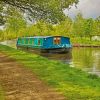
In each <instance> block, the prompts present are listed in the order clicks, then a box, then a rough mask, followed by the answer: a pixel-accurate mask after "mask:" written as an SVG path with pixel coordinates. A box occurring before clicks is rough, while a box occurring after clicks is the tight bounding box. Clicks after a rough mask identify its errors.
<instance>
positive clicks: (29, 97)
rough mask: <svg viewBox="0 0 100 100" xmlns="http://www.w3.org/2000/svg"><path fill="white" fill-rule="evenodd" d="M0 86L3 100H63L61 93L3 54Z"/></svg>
mask: <svg viewBox="0 0 100 100" xmlns="http://www.w3.org/2000/svg"><path fill="white" fill-rule="evenodd" d="M0 84H1V86H2V87H3V90H4V93H5V100H65V98H64V96H63V95H62V94H61V93H59V92H57V91H56V90H54V89H53V88H51V87H48V86H47V84H45V83H44V82H42V81H41V80H40V79H39V78H38V77H37V76H36V75H34V74H33V73H32V72H31V71H30V70H28V69H25V68H24V67H23V66H22V65H21V64H19V63H17V62H16V61H15V60H14V59H11V58H9V57H8V56H7V55H5V54H3V53H0Z"/></svg>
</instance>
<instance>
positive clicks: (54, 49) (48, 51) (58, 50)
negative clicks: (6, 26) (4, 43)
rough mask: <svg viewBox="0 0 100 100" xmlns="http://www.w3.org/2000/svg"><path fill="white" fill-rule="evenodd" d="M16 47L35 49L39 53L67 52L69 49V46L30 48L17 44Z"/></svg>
mask: <svg viewBox="0 0 100 100" xmlns="http://www.w3.org/2000/svg"><path fill="white" fill-rule="evenodd" d="M17 49H22V50H27V51H28V50H29V51H35V52H40V53H67V52H70V51H71V48H53V49H41V48H30V47H23V46H17Z"/></svg>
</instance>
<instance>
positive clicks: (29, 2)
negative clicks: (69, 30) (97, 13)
mask: <svg viewBox="0 0 100 100" xmlns="http://www.w3.org/2000/svg"><path fill="white" fill-rule="evenodd" d="M0 3H1V4H0V5H4V6H5V7H7V6H10V7H11V6H13V7H15V8H18V9H20V10H21V11H23V12H24V13H26V14H27V15H29V17H31V19H34V20H41V19H42V20H46V21H48V22H50V23H58V22H59V21H62V20H64V18H65V15H64V13H63V10H64V9H65V8H68V7H69V6H70V5H72V4H73V3H75V4H77V3H78V0H48V1H47V0H0ZM2 11H3V10H2Z"/></svg>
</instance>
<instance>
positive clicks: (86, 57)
mask: <svg viewBox="0 0 100 100" xmlns="http://www.w3.org/2000/svg"><path fill="white" fill-rule="evenodd" d="M3 44H5V45H8V46H11V47H14V48H16V40H13V41H5V42H3ZM27 52H31V53H34V52H35V51H27ZM35 53H36V52H35ZM39 54H40V55H41V56H44V57H46V58H48V59H52V60H59V61H62V62H63V63H67V64H69V65H70V67H77V68H80V69H82V70H84V71H87V72H89V73H92V74H97V75H99V76H100V48H77V47H75V48H73V49H72V51H71V52H69V53H66V54H57V53H39Z"/></svg>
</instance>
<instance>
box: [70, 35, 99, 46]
mask: <svg viewBox="0 0 100 100" xmlns="http://www.w3.org/2000/svg"><path fill="white" fill-rule="evenodd" d="M71 42H72V44H81V45H90V46H100V41H97V40H90V38H88V37H83V38H80V37H74V38H71Z"/></svg>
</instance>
